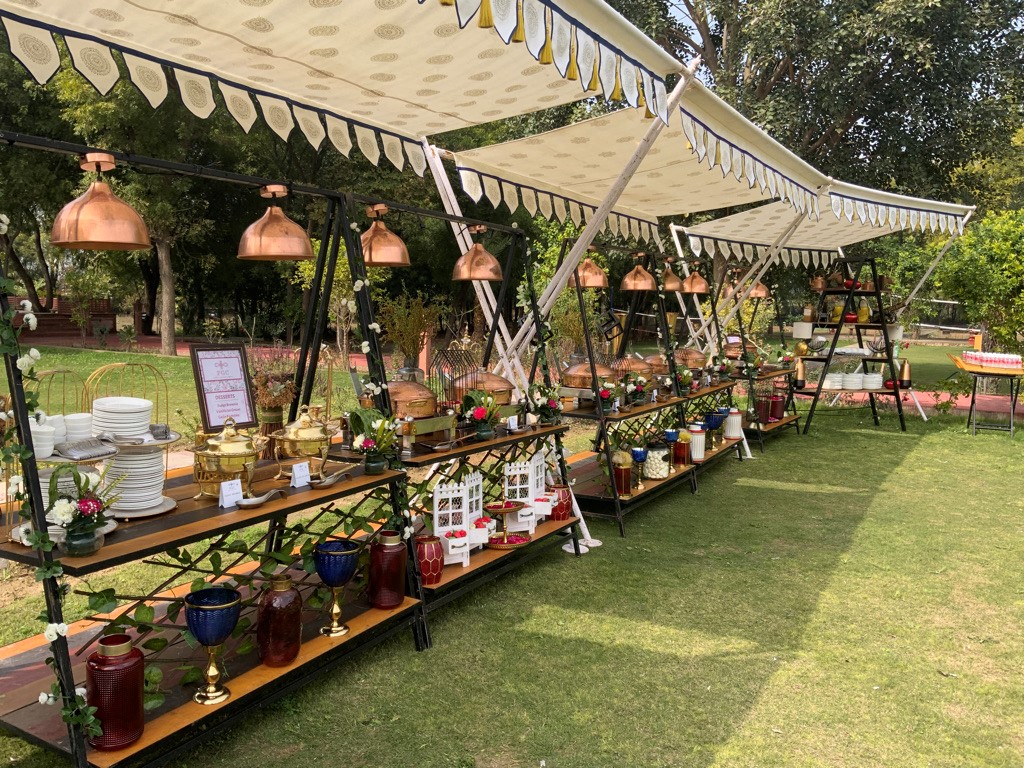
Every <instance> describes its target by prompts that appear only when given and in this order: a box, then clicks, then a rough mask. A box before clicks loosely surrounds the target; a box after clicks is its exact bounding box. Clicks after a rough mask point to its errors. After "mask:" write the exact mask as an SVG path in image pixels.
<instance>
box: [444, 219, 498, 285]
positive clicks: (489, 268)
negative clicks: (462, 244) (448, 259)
mask: <svg viewBox="0 0 1024 768" xmlns="http://www.w3.org/2000/svg"><path fill="white" fill-rule="evenodd" d="M486 231H487V227H485V226H484V225H483V224H477V225H475V226H472V227H470V228H469V232H470V234H473V235H482V234H483V233H484V232H486ZM452 280H456V281H460V282H465V281H468V280H487V281H489V282H492V283H495V282H500V281H501V280H502V274H501V264H499V263H498V260H497V259H496V258H495V257H494V254H492V253H490V252H489V251H488V250H487V249H486V248H484V247H483V246H482V245H481V244H480V243H473V247H472V248H470V249H469V250H468V251H466V252H465V253H464V254H462V255H461V256H460V257H459V260H458V261H456V262H455V268H454V269H452Z"/></svg>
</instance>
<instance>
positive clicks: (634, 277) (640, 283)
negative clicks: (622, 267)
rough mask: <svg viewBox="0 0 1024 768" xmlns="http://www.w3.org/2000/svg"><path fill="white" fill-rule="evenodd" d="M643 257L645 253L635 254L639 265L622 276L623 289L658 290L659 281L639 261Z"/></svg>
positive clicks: (621, 286) (634, 256)
mask: <svg viewBox="0 0 1024 768" xmlns="http://www.w3.org/2000/svg"><path fill="white" fill-rule="evenodd" d="M643 257H644V254H642V253H636V254H633V258H634V259H636V260H637V265H636V266H635V267H633V269H631V270H630V271H629V272H628V273H626V276H625V277H624V278H622V285H620V286H619V288H620V289H622V290H623V291H656V290H658V281H657V280H655V279H654V275H652V274H651V273H650V272H648V271H647V270H646V269H644V268H643V265H641V264H640V263H639V262H640V259H642V258H643Z"/></svg>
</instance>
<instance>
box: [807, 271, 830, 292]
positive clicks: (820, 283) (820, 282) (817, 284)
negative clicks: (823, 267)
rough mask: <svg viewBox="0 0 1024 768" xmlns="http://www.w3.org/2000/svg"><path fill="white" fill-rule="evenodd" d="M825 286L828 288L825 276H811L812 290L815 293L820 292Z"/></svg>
mask: <svg viewBox="0 0 1024 768" xmlns="http://www.w3.org/2000/svg"><path fill="white" fill-rule="evenodd" d="M826 288H828V283H827V282H825V277H824V276H823V275H815V276H814V277H812V278H811V290H812V291H814V292H815V293H821V292H822V291H824V290H825V289H826Z"/></svg>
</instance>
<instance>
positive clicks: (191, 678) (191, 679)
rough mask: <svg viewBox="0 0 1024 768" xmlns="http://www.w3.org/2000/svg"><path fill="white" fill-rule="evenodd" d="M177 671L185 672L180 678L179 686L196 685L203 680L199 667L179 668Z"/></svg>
mask: <svg viewBox="0 0 1024 768" xmlns="http://www.w3.org/2000/svg"><path fill="white" fill-rule="evenodd" d="M179 669H183V670H185V674H183V675H182V676H181V685H190V684H192V683H198V682H199V681H200V680H202V679H203V671H202V670H201V669H200V668H199V667H179Z"/></svg>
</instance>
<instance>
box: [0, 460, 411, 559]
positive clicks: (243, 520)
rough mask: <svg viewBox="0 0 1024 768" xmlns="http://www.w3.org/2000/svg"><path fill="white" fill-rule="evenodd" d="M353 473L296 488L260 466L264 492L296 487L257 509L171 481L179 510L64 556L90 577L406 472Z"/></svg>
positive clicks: (24, 552)
mask: <svg viewBox="0 0 1024 768" xmlns="http://www.w3.org/2000/svg"><path fill="white" fill-rule="evenodd" d="M349 472H350V473H351V475H352V478H351V479H349V480H342V481H339V482H338V483H336V484H335V485H333V486H331V487H330V488H324V489H316V488H306V489H294V490H292V489H288V488H287V485H288V481H287V480H285V479H282V480H277V481H275V480H272V479H271V478H272V476H273V475H274V474H275V473H276V466H271V467H261V468H260V469H258V470H257V475H256V481H255V483H254V485H257V486H258V489H257V490H258V492H264V491H267V490H270V488H283V489H285V490H288V491H290V495H289V496H287V497H285V498H280V499H274V500H273V501H268V502H267V503H266V504H264V505H263V506H260V507H256V508H255V509H238V508H229V509H221V508H220V507H219V506H217V499H212V498H206V497H204V498H201V499H195V498H193V496H194V495H195V494H196V493H197V492H198V490H199V489H198V486H196V485H195V484H194V483H191V482H184V483H182V484H179V485H177V486H175V485H173V484H171V485H169V487H167V488H165V491H164V492H165V494H166V495H168V496H170V497H171V498H173V499H175V500H176V501H177V502H178V508H177V509H175V510H173V511H171V512H167V513H166V514H162V515H157V516H154V517H148V518H141V519H134V520H127V521H124V522H121V523H119V525H118V528H117V530H116V531H115V532H114V533H112V534H110V535H109V537H108V539H107V543H106V544H104V546H103V547H102V548H101V549H100V551H99V552H97V553H96V554H95V555H90V556H89V557H71V558H68V557H65V558H62V561H61V563H62V565H63V568H64V573H66V574H68V575H70V576H85V575H88V574H90V573H95V572H96V571H100V570H103V569H105V568H110V567H112V566H115V565H121V564H123V563H127V562H131V561H134V560H140V559H142V558H143V557H147V556H149V555H153V554H157V553H159V552H163V551H165V550H167V549H169V548H171V547H180V546H183V545H185V544H191V543H193V542H196V541H202V540H203V539H209V538H212V537H214V536H219V535H221V534H223V533H227V532H229V531H233V530H237V529H239V528H244V527H246V526H250V525H255V524H257V523H263V522H266V521H268V520H270V519H272V518H274V517H283V516H287V515H289V514H291V513H293V512H300V511H302V510H305V509H308V508H309V507H313V506H318V505H323V504H326V503H328V502H330V501H334V500H336V499H340V498H344V497H346V496H351V495H353V494H357V493H363V492H365V491H369V490H372V489H374V488H377V487H379V486H382V485H386V484H387V483H390V482H393V481H395V480H398V479H399V478H401V477H402V476H403V474H404V473H402V472H394V471H391V470H386V471H385V472H384V473H383V474H380V475H365V474H363V470H362V468H353V469H351V470H349ZM114 517H115V518H116V517H117V515H116V514H115V515H114ZM0 557H6V558H9V559H11V560H14V561H16V562H20V563H26V564H29V565H35V564H36V563H37V559H36V553H35V551H34V550H32V549H30V548H29V547H25V546H22V545H20V544H15V543H13V542H4V543H2V544H0Z"/></svg>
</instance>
